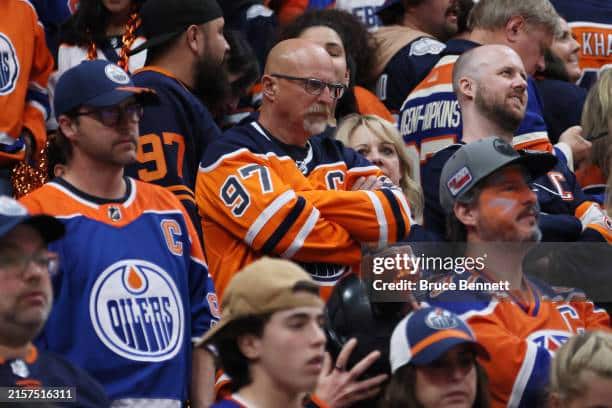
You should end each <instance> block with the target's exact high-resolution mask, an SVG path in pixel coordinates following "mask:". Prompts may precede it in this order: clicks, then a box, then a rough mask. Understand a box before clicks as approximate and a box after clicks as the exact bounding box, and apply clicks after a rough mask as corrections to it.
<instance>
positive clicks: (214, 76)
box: [126, 0, 229, 236]
mask: <svg viewBox="0 0 612 408" xmlns="http://www.w3.org/2000/svg"><path fill="white" fill-rule="evenodd" d="M140 13H141V18H142V27H143V30H144V33H145V36H146V37H147V38H148V41H147V42H145V43H144V44H142V45H141V46H140V47H138V48H136V49H134V51H133V53H138V52H140V51H142V50H144V49H147V61H146V64H145V67H144V68H143V69H142V70H139V71H138V72H136V73H135V75H134V78H133V80H134V83H135V84H136V85H138V86H143V87H148V88H152V89H154V90H155V91H156V92H157V95H158V96H159V99H160V101H161V103H160V104H159V105H158V106H153V107H145V110H144V116H143V118H142V119H141V121H140V137H139V141H138V151H137V160H138V161H137V163H135V164H133V165H130V166H128V167H127V168H126V173H127V174H128V175H129V176H132V177H135V178H138V179H140V180H143V181H146V182H151V183H155V184H159V185H162V186H164V187H166V188H168V189H169V190H170V191H172V192H173V193H174V194H175V195H176V196H177V197H178V198H179V199H180V200H181V202H182V203H183V205H184V206H185V208H186V209H187V211H188V212H189V215H190V217H191V219H192V221H193V224H194V225H196V226H197V228H198V230H199V228H200V219H199V216H198V213H197V208H196V205H195V194H194V190H195V180H196V174H197V170H198V163H199V162H200V159H201V157H202V154H203V153H204V150H205V149H206V147H207V146H208V145H209V144H210V143H212V142H213V141H215V140H216V139H218V138H220V136H221V132H220V130H219V128H218V127H217V125H216V124H215V122H214V120H213V118H212V115H211V114H210V112H209V110H208V109H207V107H205V106H204V104H203V103H202V101H201V100H200V98H199V97H201V96H202V94H203V93H206V94H207V95H206V99H205V100H206V101H211V100H214V97H219V98H221V97H223V96H224V95H225V89H226V86H227V82H228V80H227V73H226V71H225V69H223V67H224V65H223V61H224V60H225V56H226V54H227V52H228V51H229V45H228V44H227V42H226V41H225V38H224V36H223V25H224V21H223V17H222V16H223V15H222V12H221V8H220V7H219V5H218V4H217V2H216V1H215V0H149V1H147V2H146V3H145V4H144V5H143V6H142V8H141V11H140ZM211 84H214V87H211ZM212 94H215V95H212ZM198 232H200V236H201V231H198Z"/></svg>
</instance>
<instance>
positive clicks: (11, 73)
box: [0, 33, 19, 95]
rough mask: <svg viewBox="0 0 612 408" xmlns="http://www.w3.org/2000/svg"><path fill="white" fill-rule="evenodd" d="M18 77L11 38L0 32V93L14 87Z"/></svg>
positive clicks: (15, 56)
mask: <svg viewBox="0 0 612 408" xmlns="http://www.w3.org/2000/svg"><path fill="white" fill-rule="evenodd" d="M18 77H19V61H18V60H17V53H16V52H15V47H14V46H13V43H12V42H11V40H10V39H9V38H8V37H7V36H5V35H4V34H2V33H0V95H6V94H9V93H11V92H13V90H14V89H15V85H16V84H17V78H18Z"/></svg>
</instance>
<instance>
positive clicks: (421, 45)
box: [410, 37, 446, 57]
mask: <svg viewBox="0 0 612 408" xmlns="http://www.w3.org/2000/svg"><path fill="white" fill-rule="evenodd" d="M444 48H446V45H445V44H444V43H441V42H440V41H438V40H435V39H433V38H429V37H422V38H419V39H418V40H415V41H413V42H412V44H410V55H414V56H417V57H420V56H422V55H426V54H434V55H435V54H439V53H441V52H442V50H443V49H444Z"/></svg>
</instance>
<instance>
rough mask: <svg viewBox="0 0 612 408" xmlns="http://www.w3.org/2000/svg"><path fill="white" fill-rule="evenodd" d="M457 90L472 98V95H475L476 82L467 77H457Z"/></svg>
mask: <svg viewBox="0 0 612 408" xmlns="http://www.w3.org/2000/svg"><path fill="white" fill-rule="evenodd" d="M459 92H460V93H461V94H462V95H465V97H466V98H468V99H474V95H476V82H475V81H474V80H473V79H472V78H468V77H461V78H459Z"/></svg>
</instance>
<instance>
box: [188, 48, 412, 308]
mask: <svg viewBox="0 0 612 408" xmlns="http://www.w3.org/2000/svg"><path fill="white" fill-rule="evenodd" d="M334 78H336V77H335V74H334V67H333V62H332V59H331V57H330V56H329V54H328V53H327V52H326V51H325V49H324V48H322V47H321V46H319V45H316V44H314V43H312V42H309V41H306V40H302V39H291V40H286V41H282V42H280V43H279V44H277V45H276V46H275V47H274V48H273V49H272V50H271V51H270V54H269V55H268V59H267V63H266V67H265V71H264V75H263V77H262V88H263V102H262V107H261V113H260V116H259V119H258V120H257V121H253V122H251V123H249V124H246V125H244V126H240V127H236V128H233V129H230V130H229V131H227V132H226V133H225V134H224V137H223V139H221V140H219V141H218V142H216V143H214V144H212V145H211V146H210V147H209V148H208V150H207V151H206V153H205V154H204V158H203V160H202V162H201V164H200V170H199V174H198V179H197V185H196V198H197V203H198V207H199V210H200V213H201V214H202V215H203V221H202V227H203V231H204V236H205V240H206V248H205V249H206V256H207V259H208V261H209V266H210V271H211V275H212V276H213V279H214V280H215V287H216V289H217V291H218V294H219V296H220V297H222V295H223V290H224V289H225V287H226V286H227V284H228V282H229V281H230V280H231V278H232V276H233V275H234V274H236V273H237V271H239V270H240V269H241V268H243V267H244V266H245V265H247V264H249V263H251V262H253V261H254V260H256V259H258V258H260V257H261V256H263V255H270V256H276V257H283V258H289V259H292V260H294V261H296V262H298V263H300V264H301V266H303V267H304V269H306V270H307V271H308V272H309V273H310V274H311V275H312V276H313V278H314V279H315V281H317V282H318V283H319V284H320V285H321V286H323V288H322V289H323V290H322V292H323V296H326V295H328V294H329V293H330V292H331V288H332V287H333V285H334V284H335V282H336V281H337V280H338V279H339V278H340V277H341V276H342V275H344V274H346V273H348V272H349V271H350V270H351V267H352V266H355V265H356V264H359V262H360V260H361V243H362V242H374V243H375V244H376V245H377V246H380V247H384V246H385V245H387V244H388V243H393V242H396V241H399V240H402V239H404V238H405V237H406V236H407V235H408V233H409V232H410V227H411V223H412V219H411V216H410V208H409V205H408V203H407V202H406V199H405V198H404V196H403V195H402V193H401V192H400V191H399V190H398V189H397V188H396V187H395V186H394V185H393V184H391V182H390V181H389V179H387V178H386V177H384V175H383V174H382V172H381V171H380V169H378V168H377V167H375V166H372V165H371V164H370V163H369V162H367V161H366V160H365V159H363V157H361V156H360V155H358V154H357V153H355V152H354V151H353V150H351V149H347V148H345V147H344V146H343V145H342V144H341V143H339V142H336V141H335V140H333V139H331V138H329V137H328V136H326V135H321V133H322V132H323V131H324V130H325V127H326V126H327V120H328V118H329V115H330V111H331V109H332V106H333V104H334V102H335V100H337V99H338V98H340V97H342V94H343V93H344V89H345V88H344V85H342V84H340V83H338V82H336V81H335V79H334Z"/></svg>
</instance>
